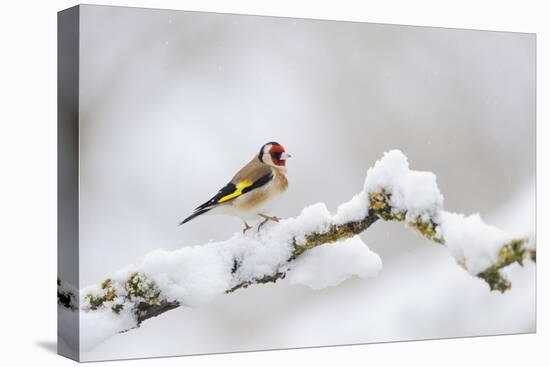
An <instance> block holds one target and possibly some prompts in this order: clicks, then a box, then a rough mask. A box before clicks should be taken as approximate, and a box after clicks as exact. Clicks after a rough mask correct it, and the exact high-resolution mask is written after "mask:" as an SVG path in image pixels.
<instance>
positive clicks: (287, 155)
mask: <svg viewBox="0 0 550 367" xmlns="http://www.w3.org/2000/svg"><path fill="white" fill-rule="evenodd" d="M290 157H292V156H291V155H290V154H288V153H287V152H283V154H281V159H282V160H287V159H288V158H290Z"/></svg>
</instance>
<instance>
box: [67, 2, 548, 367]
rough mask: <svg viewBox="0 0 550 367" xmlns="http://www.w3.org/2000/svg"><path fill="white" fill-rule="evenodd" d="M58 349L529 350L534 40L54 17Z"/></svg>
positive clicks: (129, 16)
mask: <svg viewBox="0 0 550 367" xmlns="http://www.w3.org/2000/svg"><path fill="white" fill-rule="evenodd" d="M58 29H59V32H58V106H59V110H58V112H59V113H58V163H59V164H58V168H59V175H58V178H59V180H58V187H59V192H58V207H59V216H58V238H59V241H58V279H57V300H58V351H59V353H60V354H62V355H64V356H67V357H69V358H72V359H75V360H79V361H97V360H115V359H127V358H142V357H160V356H163V357H164V356H178V355H190V354H204V353H223V352H238V351H253V350H270V349H284V348H302V347H313V346H334V345H343V344H361V343H376V342H390V341H405V340H422V339H435V338H451V337H468V336H480V335H502V334H515V333H532V332H535V325H536V309H535V296H536V294H535V264H536V245H537V243H536V231H535V174H536V172H535V35H533V34H524V33H511V32H492V31H475V30H462V29H445V28H429V27H412V26H400V25H385V24H370V23H356V22H341V21H329V20H312V19H293V18H278V17H264V16H250V15H233V14H216V13H202V12H188V11H179V10H178V11H176V10H160V9H141V8H126V7H109V6H94V5H80V6H77V7H74V8H70V9H67V10H64V11H61V12H60V13H59V17H58Z"/></svg>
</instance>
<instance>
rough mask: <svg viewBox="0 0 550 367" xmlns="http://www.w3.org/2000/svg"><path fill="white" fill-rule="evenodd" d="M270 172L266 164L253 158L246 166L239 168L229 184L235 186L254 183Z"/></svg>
mask: <svg viewBox="0 0 550 367" xmlns="http://www.w3.org/2000/svg"><path fill="white" fill-rule="evenodd" d="M270 172H271V167H270V166H268V165H267V164H264V163H262V162H260V160H259V159H258V158H257V157H254V158H253V159H252V160H251V161H250V162H248V163H247V165H246V166H244V167H243V168H241V170H240V171H239V172H237V174H235V176H233V178H232V179H231V182H232V183H234V184H237V183H239V182H242V181H252V182H255V181H256V180H258V179H259V178H260V177H263V176H265V175H267V174H268V173H270Z"/></svg>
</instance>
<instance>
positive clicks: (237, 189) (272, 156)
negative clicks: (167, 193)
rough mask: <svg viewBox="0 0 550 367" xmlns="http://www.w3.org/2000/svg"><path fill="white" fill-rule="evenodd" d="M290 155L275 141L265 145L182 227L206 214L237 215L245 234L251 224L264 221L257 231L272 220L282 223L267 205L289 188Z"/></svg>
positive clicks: (199, 207)
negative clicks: (250, 222) (253, 220)
mask: <svg viewBox="0 0 550 367" xmlns="http://www.w3.org/2000/svg"><path fill="white" fill-rule="evenodd" d="M290 157H291V155H290V154H288V153H287V152H286V150H285V148H284V147H283V146H282V145H281V144H279V143H277V142H275V141H270V142H268V143H265V144H264V145H262V147H261V148H260V152H259V153H258V154H256V155H255V156H254V157H253V158H252V160H251V161H250V162H248V163H247V164H246V165H245V166H244V167H242V168H241V169H240V170H239V171H238V172H237V173H236V174H235V175H234V176H233V178H232V179H231V180H230V181H229V183H227V184H226V185H225V186H224V187H222V188H221V189H220V190H219V191H218V192H217V193H216V195H214V196H213V197H212V198H210V200H208V201H206V202H204V203H203V204H201V205H199V206H197V207H196V208H195V210H194V211H193V213H192V214H191V215H190V216H188V217H187V218H185V219H184V220H183V221H182V222H181V223H180V224H179V225H182V224H185V223H187V222H189V221H190V220H193V219H195V218H197V217H198V216H201V215H203V214H206V213H211V214H216V213H217V214H226V215H232V216H237V217H240V218H241V219H242V221H243V222H244V229H243V234H244V233H246V231H248V230H249V229H251V228H252V226H250V225H249V224H248V221H249V220H251V219H254V218H257V217H260V218H263V221H262V222H261V223H260V224H259V225H258V231H259V230H260V229H261V228H262V227H263V226H264V225H265V224H266V223H267V222H269V221H273V222H279V218H277V217H276V216H270V215H268V214H266V212H265V211H264V210H265V208H266V205H267V204H269V203H271V202H272V200H273V199H276V198H278V197H280V194H282V193H284V192H285V191H286V190H287V188H288V178H287V175H286V174H287V168H286V161H287V159H288V158H290Z"/></svg>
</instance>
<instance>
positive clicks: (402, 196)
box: [58, 150, 536, 348]
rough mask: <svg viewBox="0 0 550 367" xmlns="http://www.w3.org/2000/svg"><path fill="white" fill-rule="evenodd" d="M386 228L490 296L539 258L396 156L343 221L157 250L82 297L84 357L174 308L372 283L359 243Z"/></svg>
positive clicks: (373, 268) (302, 223)
mask: <svg viewBox="0 0 550 367" xmlns="http://www.w3.org/2000/svg"><path fill="white" fill-rule="evenodd" d="M378 220H384V221H398V222H404V223H405V224H406V225H407V226H408V227H411V228H413V229H415V230H416V232H418V233H419V234H420V235H422V236H423V237H425V238H427V239H428V240H431V241H433V242H435V243H437V244H440V245H444V246H446V247H447V248H448V249H449V251H450V253H451V255H452V256H453V257H454V258H455V260H456V262H457V263H458V264H459V265H460V266H461V267H462V268H464V269H465V270H466V271H468V272H469V273H470V274H472V275H473V276H476V277H478V278H481V279H483V280H484V281H485V282H487V284H488V285H489V288H490V289H491V290H498V291H500V292H505V291H506V290H508V289H510V287H511V283H510V281H509V280H508V279H506V277H505V276H504V275H503V274H502V273H501V271H500V270H501V269H502V268H504V267H506V266H508V265H510V264H512V263H515V262H517V263H519V264H522V262H523V260H524V259H525V258H530V259H531V260H533V261H535V257H536V250H535V249H534V244H533V243H530V241H529V240H528V239H527V238H515V237H513V236H510V235H508V234H507V233H505V232H504V231H502V230H500V229H498V228H495V227H492V226H490V225H487V224H486V223H484V222H483V220H482V219H481V218H480V216H479V215H478V214H474V215H471V216H464V215H461V214H455V213H450V212H446V211H444V210H443V196H442V195H441V193H440V191H439V188H438V186H437V182H436V177H435V175H434V174H433V173H430V172H421V171H413V170H410V169H409V164H408V161H407V158H406V157H405V156H404V155H403V153H401V152H400V151H398V150H393V151H390V152H387V153H385V154H384V157H383V158H382V159H380V160H379V161H377V162H376V164H375V165H374V167H372V168H370V169H369V170H368V172H367V177H366V180H365V184H364V188H363V190H362V191H361V192H360V193H358V194H357V195H355V196H354V197H353V198H352V199H351V200H350V201H348V202H346V203H343V204H341V205H340V206H339V207H338V209H337V211H336V213H335V214H331V213H330V212H329V210H328V209H327V207H326V206H325V204H323V203H318V204H315V205H312V206H309V207H306V208H304V209H303V210H302V212H301V213H300V215H298V216H297V217H295V218H288V219H285V220H281V221H280V223H274V224H271V225H270V226H269V227H268V226H266V227H265V228H262V230H261V231H248V232H247V233H246V234H242V233H241V232H239V233H236V234H234V235H233V236H232V237H231V238H230V239H228V240H226V241H221V242H212V243H208V244H205V245H202V246H194V247H184V248H181V249H179V250H176V251H164V250H157V251H154V252H152V253H150V254H148V255H147V256H146V257H145V259H144V261H143V263H142V264H141V265H140V266H130V267H128V268H126V269H124V270H122V271H120V272H118V273H117V274H115V275H114V276H113V277H112V278H109V279H105V280H104V281H103V282H102V283H101V284H100V285H97V286H91V287H88V288H86V289H83V290H81V292H80V295H81V297H80V300H79V308H80V311H81V315H80V322H81V329H80V330H81V341H82V342H83V345H84V348H85V347H86V345H87V346H93V345H95V344H96V343H98V342H100V341H101V340H103V339H105V338H107V337H108V336H110V335H114V334H116V333H118V332H122V331H125V330H129V329H132V328H134V327H137V326H139V325H140V324H141V323H142V322H143V321H145V320H147V319H149V318H151V317H154V316H157V315H160V314H162V313H164V312H166V311H169V310H172V309H174V308H176V307H179V306H189V307H195V306H198V305H200V304H203V303H205V302H209V301H211V300H212V299H214V298H215V297H217V296H219V295H221V294H224V293H229V292H234V291H236V290H238V289H241V288H246V287H248V286H250V285H253V284H260V283H268V282H276V281H277V280H279V279H283V278H285V277H287V278H288V279H289V281H290V283H291V284H303V285H307V286H309V287H311V288H313V289H320V288H325V287H329V286H335V285H337V284H339V283H341V282H342V281H344V280H345V279H347V278H349V277H352V276H358V277H361V278H368V277H374V276H376V275H377V274H378V272H379V271H380V270H381V268H382V262H381V260H380V258H379V256H378V255H377V254H375V253H373V252H372V251H370V250H369V248H368V247H367V246H366V245H365V244H364V243H363V241H362V240H361V239H360V237H359V236H358V235H359V234H360V233H361V232H363V231H365V230H366V229H368V228H369V227H370V226H371V225H372V224H374V223H375V222H377V221H378ZM328 244H332V245H328ZM61 294H62V295H63V294H64V293H63V292H61ZM59 295H60V291H59V286H58V300H59V302H60V304H61V305H63V306H64V307H68V308H72V307H75V306H74V305H75V302H74V297H72V298H71V297H70V296H67V295H66V294H65V296H63V297H62V299H61V300H60V299H59ZM82 333H84V334H85V333H89V334H90V335H82ZM92 333H93V334H92Z"/></svg>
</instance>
